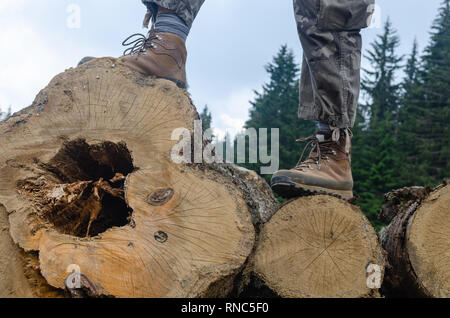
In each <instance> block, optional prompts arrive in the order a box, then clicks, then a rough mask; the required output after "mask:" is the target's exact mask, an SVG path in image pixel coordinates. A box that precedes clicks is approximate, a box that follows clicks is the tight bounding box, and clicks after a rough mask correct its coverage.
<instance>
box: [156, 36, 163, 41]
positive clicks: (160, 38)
mask: <svg viewBox="0 0 450 318" xmlns="http://www.w3.org/2000/svg"><path fill="white" fill-rule="evenodd" d="M155 37H156V39H157V40H160V41H161V40H162V39H163V38H162V36H161V35H156V36H155Z"/></svg>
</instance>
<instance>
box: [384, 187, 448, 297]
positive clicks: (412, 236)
mask: <svg viewBox="0 0 450 318" xmlns="http://www.w3.org/2000/svg"><path fill="white" fill-rule="evenodd" d="M385 199H386V203H385V204H384V206H383V210H382V213H381V216H382V217H393V219H392V222H391V223H390V225H389V226H388V227H387V228H386V229H384V230H383V232H382V244H383V247H384V249H385V250H386V251H387V253H388V258H387V260H388V265H387V267H386V276H385V280H384V282H383V289H382V290H383V293H384V294H385V295H386V296H389V297H445V298H447V297H450V250H449V246H450V231H449V228H450V185H445V184H444V185H441V186H439V187H438V188H436V189H435V190H434V191H433V190H431V188H421V187H413V188H403V189H400V190H396V191H393V192H391V193H389V194H387V195H386V197H385Z"/></svg>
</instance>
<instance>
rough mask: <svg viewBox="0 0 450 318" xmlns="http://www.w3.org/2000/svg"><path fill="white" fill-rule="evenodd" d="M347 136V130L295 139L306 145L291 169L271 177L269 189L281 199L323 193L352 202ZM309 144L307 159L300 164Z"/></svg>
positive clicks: (349, 152)
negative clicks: (305, 142) (342, 133)
mask: <svg viewBox="0 0 450 318" xmlns="http://www.w3.org/2000/svg"><path fill="white" fill-rule="evenodd" d="M341 131H343V132H344V136H341ZM351 136H352V133H351V131H350V129H334V130H333V132H332V133H329V132H318V133H317V136H313V137H309V138H305V139H299V140H297V141H310V142H309V143H308V144H307V145H306V147H305V149H304V150H303V153H302V156H301V157H300V160H299V162H298V164H297V166H296V167H295V168H294V169H291V170H280V171H278V172H276V173H275V174H274V175H273V177H272V181H271V186H272V189H273V190H274V191H275V192H276V193H277V194H278V195H280V196H282V197H285V198H292V197H297V196H303V195H307V194H312V193H323V194H331V195H336V196H339V197H341V198H343V199H345V200H350V199H352V198H353V191H352V189H353V177H352V170H351V166H350V161H351ZM311 145H312V150H311V153H310V155H309V157H308V158H307V159H306V160H305V161H303V162H302V159H303V156H304V155H305V152H306V149H307V148H308V147H309V146H311Z"/></svg>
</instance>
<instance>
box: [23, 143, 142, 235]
mask: <svg viewBox="0 0 450 318" xmlns="http://www.w3.org/2000/svg"><path fill="white" fill-rule="evenodd" d="M41 166H42V167H43V168H44V169H46V170H47V171H49V175H48V176H41V177H40V178H38V179H37V180H36V179H34V178H31V179H26V180H21V181H19V182H18V190H19V191H21V192H23V193H24V195H25V196H28V197H29V198H30V199H31V200H33V201H35V204H36V205H37V206H40V207H42V209H41V210H40V217H41V218H43V219H47V220H48V221H49V222H50V223H51V224H52V225H53V226H54V228H55V229H56V230H58V231H59V232H60V233H62V234H68V235H74V236H78V237H89V236H97V235H98V234H101V233H103V232H105V231H106V230H108V229H109V228H112V227H115V226H117V227H120V226H125V225H126V224H128V223H129V222H130V220H131V219H130V216H131V214H132V212H133V210H132V209H131V208H130V207H129V206H128V205H127V204H126V202H125V197H124V184H125V179H126V176H127V175H128V174H130V173H131V172H133V171H134V170H135V168H134V167H133V162H132V158H131V154H130V152H129V150H128V149H127V147H126V145H125V144H124V143H118V144H115V143H112V142H104V143H101V144H94V145H89V144H88V143H86V141H85V140H83V139H77V140H74V141H70V142H66V143H64V145H63V147H62V149H61V150H60V151H59V152H58V153H57V154H56V156H55V157H53V158H52V159H51V160H50V161H49V162H48V163H44V164H41ZM36 201H37V202H36Z"/></svg>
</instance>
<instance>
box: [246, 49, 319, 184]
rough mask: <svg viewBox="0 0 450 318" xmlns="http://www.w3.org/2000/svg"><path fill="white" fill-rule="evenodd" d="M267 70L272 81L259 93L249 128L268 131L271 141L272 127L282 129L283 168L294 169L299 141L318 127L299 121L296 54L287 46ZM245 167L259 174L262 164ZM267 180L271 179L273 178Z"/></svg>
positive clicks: (280, 132)
mask: <svg viewBox="0 0 450 318" xmlns="http://www.w3.org/2000/svg"><path fill="white" fill-rule="evenodd" d="M265 69H266V71H267V72H268V73H269V75H270V80H269V82H268V83H267V84H264V85H263V87H262V91H261V92H255V94H256V97H255V100H254V101H252V102H251V105H252V107H251V109H250V114H249V117H250V118H249V120H248V121H247V122H246V124H245V128H255V129H256V130H257V131H258V129H259V128H267V129H268V140H269V141H270V140H271V134H270V131H271V128H279V135H280V168H281V169H290V168H292V167H294V166H295V165H296V163H297V161H298V158H299V156H300V151H301V145H299V144H298V143H296V140H297V139H298V138H300V137H304V136H310V135H311V134H313V133H314V129H315V124H314V123H312V122H309V121H305V120H299V119H298V104H299V82H298V73H299V68H298V66H297V65H296V63H295V58H294V54H293V53H292V51H291V50H289V49H288V48H287V46H286V45H283V46H282V47H281V48H280V50H279V52H278V53H277V55H276V56H275V57H274V58H273V61H272V62H271V63H269V64H268V65H267V66H266V67H265ZM244 166H245V167H246V168H248V169H253V170H255V171H257V172H259V171H260V166H261V164H260V163H257V164H244ZM265 177H266V179H267V180H269V179H270V177H271V176H265Z"/></svg>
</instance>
